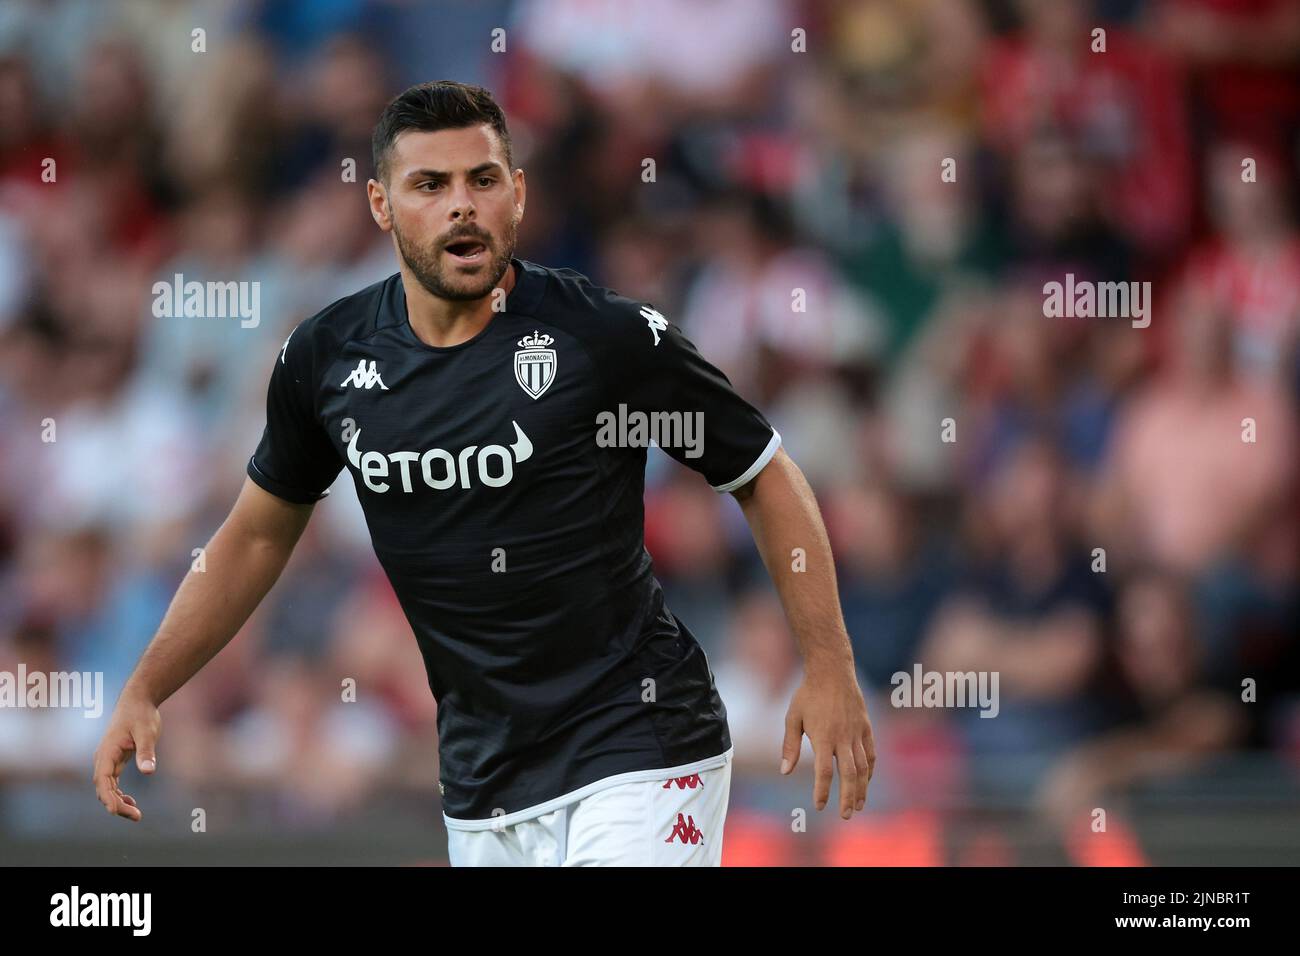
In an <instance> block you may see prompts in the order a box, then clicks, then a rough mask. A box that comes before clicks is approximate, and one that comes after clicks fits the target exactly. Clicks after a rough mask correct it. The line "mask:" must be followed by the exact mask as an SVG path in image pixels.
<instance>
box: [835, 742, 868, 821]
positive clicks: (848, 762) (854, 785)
mask: <svg viewBox="0 0 1300 956" xmlns="http://www.w3.org/2000/svg"><path fill="white" fill-rule="evenodd" d="M835 762H836V763H837V764H839V768H840V817H841V818H842V819H844V820H847V819H849V818H850V817H851V816H853V807H854V804H855V803H856V802H857V797H858V776H859V775H858V760H857V758H856V757H855V756H854V755H853V742H852V741H849V740H846V741H844V742H843V743H842V744H840V745H839V746H838V747H836V748H835ZM863 772H864V773H865V771H863Z"/></svg>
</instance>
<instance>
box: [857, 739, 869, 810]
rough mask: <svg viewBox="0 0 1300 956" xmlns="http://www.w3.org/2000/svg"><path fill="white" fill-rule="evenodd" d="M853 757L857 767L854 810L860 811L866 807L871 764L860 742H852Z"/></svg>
mask: <svg viewBox="0 0 1300 956" xmlns="http://www.w3.org/2000/svg"><path fill="white" fill-rule="evenodd" d="M853 756H854V757H856V758H857V761H858V767H859V768H860V772H859V773H858V803H857V806H856V807H855V808H854V809H857V810H861V809H862V808H863V807H865V806H866V805H867V784H869V783H870V782H871V764H870V762H869V761H868V760H867V748H866V747H864V746H862V741H861V740H855V741H854V742H853Z"/></svg>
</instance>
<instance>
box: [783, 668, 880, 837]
mask: <svg viewBox="0 0 1300 956" xmlns="http://www.w3.org/2000/svg"><path fill="white" fill-rule="evenodd" d="M804 734H807V735H808V740H809V742H810V743H811V744H812V748H813V757H814V760H815V764H814V767H815V774H814V783H813V804H814V805H815V806H816V808H817V809H818V810H819V811H820V810H821V809H822V808H823V807H825V806H826V802H827V801H828V800H829V799H830V795H831V780H832V777H833V776H834V773H833V764H832V757H833V758H834V762H835V763H838V765H839V768H840V816H841V817H843V818H844V819H845V820H847V819H849V818H850V817H851V816H853V811H854V810H861V809H862V808H863V807H865V806H866V805H867V784H868V783H870V782H871V775H872V773H873V772H874V771H875V766H876V744H875V740H874V738H873V737H872V734H871V720H870V718H868V717H867V702H866V701H865V700H864V699H863V697H862V690H861V688H859V687H858V681H857V675H856V674H855V673H854V670H853V667H852V665H850V666H849V667H848V668H847V669H845V668H833V669H829V670H815V671H810V672H809V673H808V674H807V675H806V676H805V677H804V680H803V683H801V684H800V685H799V689H798V690H796V691H795V693H794V698H793V699H792V700H791V701H790V709H789V710H788V711H786V715H785V742H784V744H783V746H782V748H781V757H782V759H781V773H783V774H789V773H793V772H794V768H795V764H797V763H798V762H799V750H800V745H801V744H802V743H803V735H804Z"/></svg>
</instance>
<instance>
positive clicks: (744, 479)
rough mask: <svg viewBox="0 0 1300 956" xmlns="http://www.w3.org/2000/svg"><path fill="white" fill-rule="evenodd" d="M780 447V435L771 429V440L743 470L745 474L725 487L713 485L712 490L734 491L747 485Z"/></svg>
mask: <svg viewBox="0 0 1300 956" xmlns="http://www.w3.org/2000/svg"><path fill="white" fill-rule="evenodd" d="M780 447H781V433H780V432H779V431H777V430H776V429H775V428H773V429H772V438H771V440H770V441H768V443H767V447H766V448H764V449H763V451H762V453H761V454H760V455H759V456H758V457H757V458H755V459H754V463H753V464H752V465H750V466H749V467H748V468H746V469H745V473H744V474H743V475H741V476H740V477H739V478H736V479H735V480H733V481H729V482H727V483H726V484H725V485H713V486H712V488H713V490H714V491H718V492H727V491H735V490H736V489H737V488H739V487H740V486H741V485H743V484H746V483H748V482H749V481H750V480H751V479H752V478H753V477H754V476H755V475H757V474H758V473H759V472H760V471H762V470H763V467H764V466H765V465H766V464H767V463H768V462H769V461H771V460H772V456H773V455H775V454H776V450H777V449H778V448H780Z"/></svg>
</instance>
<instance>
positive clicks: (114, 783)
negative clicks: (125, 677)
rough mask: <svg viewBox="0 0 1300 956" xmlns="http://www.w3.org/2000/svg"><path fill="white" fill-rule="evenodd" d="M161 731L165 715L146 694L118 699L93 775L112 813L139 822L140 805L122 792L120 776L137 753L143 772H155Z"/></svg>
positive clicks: (102, 797)
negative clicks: (119, 781) (119, 784)
mask: <svg viewBox="0 0 1300 956" xmlns="http://www.w3.org/2000/svg"><path fill="white" fill-rule="evenodd" d="M161 731H162V715H161V714H159V713H158V708H157V707H156V706H154V704H153V702H152V701H150V700H148V699H147V698H145V697H143V696H137V695H131V696H128V694H127V692H125V691H124V692H123V696H122V697H121V698H120V699H119V700H118V702H117V707H116V708H115V709H114V710H113V716H112V718H111V719H110V720H109V723H108V730H106V731H105V732H104V738H103V739H102V740H101V741H100V742H99V747H98V748H97V749H96V750H95V769H94V773H93V775H92V777H91V780H92V782H93V783H94V784H95V794H96V795H97V796H98V797H99V802H100V803H102V804H103V805H104V807H105V808H106V809H107V810H108V812H109V813H114V814H116V815H117V816H119V817H126V818H127V819H128V820H134V821H135V822H137V823H139V822H140V817H141V813H140V808H139V807H138V806H136V802H135V800H134V799H133V798H132V797H130V796H128V795H127V794H125V793H123V792H122V790H121V788H120V787H119V786H118V778H119V777H120V776H121V773H122V768H123V767H124V766H126V761H127V758H128V757H129V756H130V754H131V753H133V752H134V753H135V765H136V767H137V768H139V770H140V772H141V773H143V774H152V773H153V772H154V770H155V768H156V767H157V765H158V758H157V754H156V752H155V748H156V746H157V743H158V735H159V733H161Z"/></svg>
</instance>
